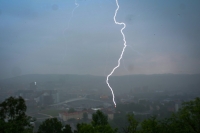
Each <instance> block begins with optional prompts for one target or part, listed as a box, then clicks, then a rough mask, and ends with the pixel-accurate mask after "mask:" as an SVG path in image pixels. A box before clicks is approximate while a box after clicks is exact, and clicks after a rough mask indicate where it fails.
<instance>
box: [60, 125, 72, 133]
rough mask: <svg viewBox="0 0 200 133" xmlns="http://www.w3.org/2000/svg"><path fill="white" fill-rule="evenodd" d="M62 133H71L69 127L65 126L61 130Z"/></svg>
mask: <svg viewBox="0 0 200 133" xmlns="http://www.w3.org/2000/svg"><path fill="white" fill-rule="evenodd" d="M62 133H72V129H71V126H70V125H68V124H67V125H65V127H64V128H63V130H62Z"/></svg>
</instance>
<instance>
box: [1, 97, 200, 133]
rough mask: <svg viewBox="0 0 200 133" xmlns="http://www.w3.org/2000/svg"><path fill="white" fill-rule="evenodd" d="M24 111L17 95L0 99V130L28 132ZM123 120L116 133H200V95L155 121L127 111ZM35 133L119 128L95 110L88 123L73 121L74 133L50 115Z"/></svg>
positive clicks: (107, 132)
mask: <svg viewBox="0 0 200 133" xmlns="http://www.w3.org/2000/svg"><path fill="white" fill-rule="evenodd" d="M25 112H26V105H25V101H24V99H23V98H21V97H19V98H14V97H10V98H8V99H6V100H5V101H4V102H2V103H1V104H0V133H32V132H33V127H32V126H31V124H30V122H31V118H30V117H28V116H27V115H26V114H25ZM127 122H128V125H127V126H125V127H123V131H121V132H120V133H200V98H196V99H195V100H192V101H189V102H184V103H183V104H182V108H181V109H180V110H179V111H178V112H177V113H174V114H173V115H172V116H170V117H169V118H165V119H162V120H158V119H157V118H156V117H155V116H152V117H150V118H148V119H145V120H143V121H141V122H139V121H137V120H136V119H135V116H134V115H133V114H128V115H127ZM119 124H120V123H119ZM121 124H123V122H121ZM37 133H119V131H118V130H117V129H116V128H112V127H111V125H110V124H109V122H108V117H107V115H105V114H104V113H103V112H101V111H97V112H96V113H94V114H93V116H92V121H91V122H90V123H79V124H77V129H76V130H75V131H74V132H73V131H72V129H71V127H70V125H65V126H64V125H63V124H62V123H61V122H60V121H59V120H58V119H57V118H52V119H47V120H45V121H44V122H43V123H41V125H40V126H39V129H38V132H37Z"/></svg>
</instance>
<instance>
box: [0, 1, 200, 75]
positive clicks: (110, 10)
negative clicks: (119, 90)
mask: <svg viewBox="0 0 200 133" xmlns="http://www.w3.org/2000/svg"><path fill="white" fill-rule="evenodd" d="M77 2H78V3H79V5H80V6H79V7H78V8H77V9H76V10H75V11H74V14H73V16H72V11H73V9H74V8H75V3H74V1H73V0H69V1H59V0H58V1H55V0H48V1H47V0H44V1H35V0H31V1H24V0H19V1H15V0H11V1H2V2H1V4H0V19H1V21H0V62H1V64H2V65H1V66H0V75H1V76H2V77H0V78H4V77H10V76H15V75H19V71H18V72H15V74H13V71H14V69H16V67H17V68H20V70H21V74H30V73H61V74H64V73H66V74H68V73H70V74H92V75H93V74H94V75H106V74H108V73H110V71H111V69H112V68H113V67H114V66H116V64H117V60H118V58H119V55H120V53H121V50H122V48H123V40H122V39H123V38H122V35H121V33H120V28H121V27H122V26H120V25H116V24H115V23H114V21H113V15H114V11H115V9H116V3H115V1H113V0H109V1H100V0H97V1H92V0H86V1H85V0H80V1H77ZM119 5H120V9H119V11H118V14H117V17H116V19H117V21H119V22H125V23H126V24H127V27H126V29H125V30H124V33H125V35H126V40H127V45H128V46H127V49H126V51H125V53H124V58H123V60H122V66H121V67H120V68H119V69H117V71H116V72H115V73H114V74H116V75H124V74H155V73H199V72H200V69H199V68H200V55H199V54H200V53H199V51H198V50H199V49H200V45H199V43H200V36H199V35H200V29H199V27H200V17H199V16H200V8H199V5H200V2H199V1H198V0H196V1H195V0H194V1H187V0H177V1H174V0H169V1H160V0H152V1H148V0H146V1H141V0H136V1H132V0H119ZM16 73H18V74H16Z"/></svg>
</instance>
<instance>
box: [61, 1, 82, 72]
mask: <svg viewBox="0 0 200 133" xmlns="http://www.w3.org/2000/svg"><path fill="white" fill-rule="evenodd" d="M74 4H75V5H76V6H75V7H74V8H73V10H72V12H71V16H70V18H69V20H68V23H67V28H66V29H65V30H64V31H63V34H65V31H66V30H68V29H69V24H70V22H71V20H72V17H73V16H74V11H75V10H76V8H78V7H79V4H78V3H77V1H76V0H74ZM66 50H67V45H66ZM66 55H67V53H65V54H64V56H63V59H62V62H61V64H60V68H61V66H62V64H63V62H64V59H65V57H66ZM60 68H59V70H61V69H60Z"/></svg>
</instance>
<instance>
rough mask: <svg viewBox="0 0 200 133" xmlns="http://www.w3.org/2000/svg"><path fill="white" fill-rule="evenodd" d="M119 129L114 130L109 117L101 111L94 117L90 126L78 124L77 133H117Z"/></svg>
mask: <svg viewBox="0 0 200 133" xmlns="http://www.w3.org/2000/svg"><path fill="white" fill-rule="evenodd" d="M116 132H117V129H112V127H111V126H110V125H109V123H108V117H107V116H106V115H105V114H103V113H102V112H101V111H97V112H96V113H94V114H93V115H92V122H91V123H90V124H86V123H82V124H77V131H75V133H116Z"/></svg>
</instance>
